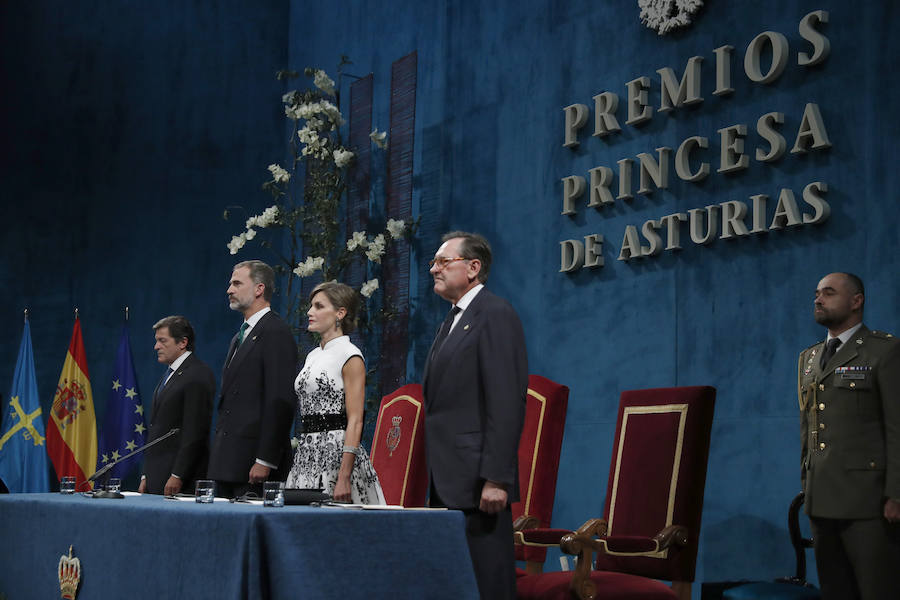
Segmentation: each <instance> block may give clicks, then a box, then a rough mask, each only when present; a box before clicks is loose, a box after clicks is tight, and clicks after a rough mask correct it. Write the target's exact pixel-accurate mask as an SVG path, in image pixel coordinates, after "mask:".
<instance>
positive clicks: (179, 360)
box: [169, 350, 191, 371]
mask: <svg viewBox="0 0 900 600" xmlns="http://www.w3.org/2000/svg"><path fill="white" fill-rule="evenodd" d="M190 355H191V351H190V350H185V351H184V353H183V354H182V355H181V356H179V357H178V358H176V359H175V360H174V361H173V362H172V364H171V365H169V368H170V369H172V371H177V370H178V367H180V366H181V365H182V364H183V363H184V361H186V360H187V357H188V356H190Z"/></svg>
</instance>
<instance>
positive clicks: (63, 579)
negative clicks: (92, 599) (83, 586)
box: [58, 546, 81, 600]
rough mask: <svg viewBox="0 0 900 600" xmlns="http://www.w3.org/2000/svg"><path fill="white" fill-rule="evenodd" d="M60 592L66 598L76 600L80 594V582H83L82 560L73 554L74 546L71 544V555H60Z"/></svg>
mask: <svg viewBox="0 0 900 600" xmlns="http://www.w3.org/2000/svg"><path fill="white" fill-rule="evenodd" d="M58 572H59V594H60V597H61V598H63V599H64V600H75V596H76V595H77V594H78V584H79V583H81V561H80V560H78V559H77V558H75V557H74V556H72V546H69V555H68V556H66V555H65V554H63V555H62V556H60V557H59V569H58Z"/></svg>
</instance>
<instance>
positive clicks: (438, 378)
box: [424, 231, 528, 600]
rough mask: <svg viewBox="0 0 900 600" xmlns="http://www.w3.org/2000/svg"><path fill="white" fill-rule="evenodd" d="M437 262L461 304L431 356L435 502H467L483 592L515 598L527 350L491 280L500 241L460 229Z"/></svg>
mask: <svg viewBox="0 0 900 600" xmlns="http://www.w3.org/2000/svg"><path fill="white" fill-rule="evenodd" d="M443 242H444V243H443V244H442V245H441V247H440V248H439V249H438V251H437V252H436V253H435V255H434V260H432V261H431V275H432V277H433V278H434V291H435V293H436V294H437V295H438V296H440V297H441V298H443V299H444V300H447V301H448V302H451V303H452V304H453V308H452V309H451V311H450V314H448V315H447V319H445V321H444V323H443V324H442V325H441V327H440V328H439V329H438V333H437V336H436V338H435V341H434V343H433V344H432V347H431V351H430V352H429V355H428V360H427V361H426V363H425V376H424V391H425V452H426V457H427V460H428V475H429V480H430V482H431V492H430V494H431V505H432V506H448V507H450V508H456V509H461V510H462V511H463V512H464V513H465V515H466V539H467V541H468V544H469V553H470V554H471V557H472V564H473V566H474V569H475V578H476V580H477V583H478V589H479V592H480V593H481V597H482V598H491V599H492V600H493V599H500V598H514V597H515V590H516V586H515V554H514V549H513V541H512V513H511V512H510V503H511V502H515V501H517V500H518V499H519V475H518V461H517V454H518V446H519V437H520V436H521V434H522V424H523V422H524V419H525V402H526V393H527V390H528V355H527V352H526V350H525V335H524V333H523V331H522V324H521V322H520V321H519V317H518V315H516V312H515V310H513V308H512V306H510V304H509V303H508V302H507V301H506V300H503V299H502V298H499V297H498V296H495V295H494V294H492V293H491V292H490V291H488V290H487V288H485V287H484V283H485V282H486V281H487V278H488V272H489V270H490V267H491V248H490V245H489V244H488V242H487V240H485V239H484V238H483V237H482V236H480V235H476V234H471V233H466V232H460V231H455V232H452V233H448V234H447V235H445V236H444V238H443Z"/></svg>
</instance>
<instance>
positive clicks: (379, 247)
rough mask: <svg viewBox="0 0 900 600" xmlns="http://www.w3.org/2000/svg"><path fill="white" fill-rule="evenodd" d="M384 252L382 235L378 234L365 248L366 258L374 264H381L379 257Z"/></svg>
mask: <svg viewBox="0 0 900 600" xmlns="http://www.w3.org/2000/svg"><path fill="white" fill-rule="evenodd" d="M384 250H385V244H384V234H383V233H379V234H378V235H376V236H375V239H373V240H372V241H370V242H369V247H368V248H366V258H368V259H369V260H371V261H372V262H374V263H381V257H382V256H384Z"/></svg>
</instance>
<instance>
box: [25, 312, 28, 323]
mask: <svg viewBox="0 0 900 600" xmlns="http://www.w3.org/2000/svg"><path fill="white" fill-rule="evenodd" d="M25 322H26V323H27V322H28V309H27V308H26V309H25Z"/></svg>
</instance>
